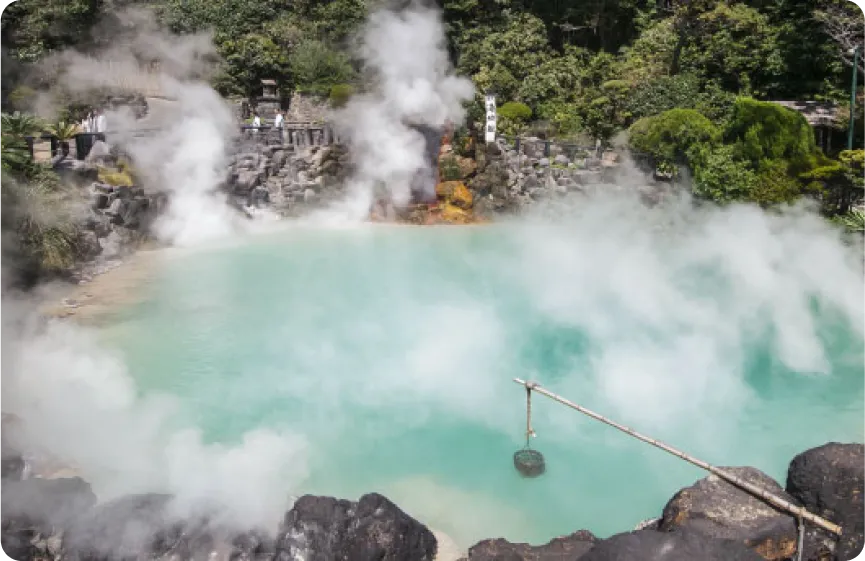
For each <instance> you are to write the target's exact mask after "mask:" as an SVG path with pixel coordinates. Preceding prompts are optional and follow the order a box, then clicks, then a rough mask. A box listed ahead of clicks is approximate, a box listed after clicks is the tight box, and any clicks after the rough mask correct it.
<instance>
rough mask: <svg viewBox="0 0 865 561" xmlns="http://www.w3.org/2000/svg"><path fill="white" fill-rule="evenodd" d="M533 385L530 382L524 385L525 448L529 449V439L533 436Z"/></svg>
mask: <svg viewBox="0 0 865 561" xmlns="http://www.w3.org/2000/svg"><path fill="white" fill-rule="evenodd" d="M535 385H536V384H534V383H532V382H529V383H528V384H526V448H528V447H529V439H530V438H531V437H533V436H535V431H533V430H532V388H534V387H535Z"/></svg>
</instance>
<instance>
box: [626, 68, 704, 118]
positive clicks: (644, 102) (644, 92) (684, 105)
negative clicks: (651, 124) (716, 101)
mask: <svg viewBox="0 0 865 561" xmlns="http://www.w3.org/2000/svg"><path fill="white" fill-rule="evenodd" d="M699 95H700V80H699V78H697V77H696V76H694V75H692V74H679V75H676V76H662V77H660V78H658V79H656V80H652V81H651V82H644V83H642V84H640V85H639V86H637V87H636V88H634V91H633V92H632V93H631V95H630V96H629V98H628V100H627V102H626V104H625V106H626V107H627V108H628V111H630V113H631V116H632V117H633V118H635V119H640V118H642V117H650V116H652V115H657V114H659V113H663V112H664V111H669V110H670V109H677V108H679V109H694V108H695V107H696V102H697V100H698V97H699Z"/></svg>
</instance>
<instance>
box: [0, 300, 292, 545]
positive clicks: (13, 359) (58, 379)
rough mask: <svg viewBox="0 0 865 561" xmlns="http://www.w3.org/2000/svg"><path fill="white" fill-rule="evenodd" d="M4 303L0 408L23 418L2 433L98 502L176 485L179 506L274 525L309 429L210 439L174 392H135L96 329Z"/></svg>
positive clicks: (238, 523)
mask: <svg viewBox="0 0 865 561" xmlns="http://www.w3.org/2000/svg"><path fill="white" fill-rule="evenodd" d="M3 306H4V312H5V313H4V314H3V331H4V336H3V341H2V342H3V353H2V357H3V361H2V362H3V364H2V367H3V368H2V372H3V393H2V400H3V403H2V408H3V412H4V413H11V414H14V415H15V416H16V417H18V418H19V419H20V420H21V422H20V424H19V425H18V426H17V427H16V428H15V429H14V430H15V432H13V433H6V431H5V429H4V438H11V439H12V440H13V442H14V443H15V446H16V447H18V448H19V449H22V451H24V452H25V453H28V454H33V455H35V456H36V457H46V456H48V457H53V458H57V459H58V460H59V461H60V462H61V463H62V464H63V465H68V466H71V467H72V468H73V469H75V470H76V471H77V472H78V473H79V474H80V476H81V477H83V478H84V479H85V480H86V481H88V482H89V483H90V484H91V485H92V486H93V490H94V492H95V493H96V495H97V497H98V498H99V500H100V502H102V501H107V500H110V499H112V498H115V497H118V496H120V495H124V494H129V493H149V492H157V493H158V492H163V493H170V494H173V495H175V499H174V501H173V506H174V507H175V508H176V510H177V511H178V514H184V513H188V512H191V511H193V510H201V509H215V512H216V518H215V521H218V522H220V523H224V524H228V525H231V526H234V527H236V528H238V529H247V528H254V527H260V528H262V529H269V530H271V531H272V530H275V527H274V525H275V524H276V522H277V521H278V520H279V519H280V516H281V515H282V513H283V512H284V511H285V510H286V509H287V508H288V507H289V506H290V503H291V497H290V495H289V494H290V493H291V491H292V490H295V489H297V485H298V484H299V483H300V482H302V481H303V479H304V478H305V477H306V475H307V473H306V469H307V468H306V460H305V458H306V453H305V450H306V447H307V443H306V441H305V439H304V438H303V437H301V436H299V435H296V434H293V433H291V432H287V431H277V430H271V429H257V430H253V431H250V432H248V433H246V434H244V435H243V436H242V438H241V439H240V440H241V441H240V442H239V443H237V444H234V445H226V444H220V443H214V444H208V443H206V441H205V440H204V439H203V437H202V435H201V433H200V431H199V430H198V429H196V428H195V427H194V426H193V427H189V426H186V425H185V424H184V423H183V422H182V421H181V420H180V418H179V416H180V415H181V413H182V412H181V411H179V410H178V408H177V404H176V403H175V402H174V401H173V399H172V398H171V397H170V396H159V395H156V396H149V397H139V395H138V389H137V388H136V385H135V382H134V381H133V380H132V378H131V377H130V376H129V374H128V373H127V371H126V368H125V365H124V364H123V361H122V360H121V357H119V356H117V355H115V354H113V353H111V352H108V351H106V350H105V349H103V348H100V346H99V345H98V344H97V341H96V340H95V338H94V337H93V334H91V333H89V332H87V331H86V330H84V329H82V328H81V327H78V326H76V325H74V324H68V323H64V322H60V321H51V322H49V323H47V324H41V325H40V324H38V323H36V322H34V321H33V320H34V316H33V315H31V314H30V312H31V311H32V308H31V307H29V306H22V305H21V304H20V303H15V302H14V301H13V300H12V299H11V298H9V297H8V296H7V298H6V299H4V303H3ZM12 333H14V335H12Z"/></svg>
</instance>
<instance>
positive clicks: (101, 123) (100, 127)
mask: <svg viewBox="0 0 865 561" xmlns="http://www.w3.org/2000/svg"><path fill="white" fill-rule="evenodd" d="M107 128H108V125H107V122H106V119H105V110H104V109H102V108H100V109H99V112H98V113H97V116H96V132H97V133H99V134H104V133H105V131H106V130H107ZM103 138H104V137H103ZM103 138H100V140H103ZM103 141H104V140H103Z"/></svg>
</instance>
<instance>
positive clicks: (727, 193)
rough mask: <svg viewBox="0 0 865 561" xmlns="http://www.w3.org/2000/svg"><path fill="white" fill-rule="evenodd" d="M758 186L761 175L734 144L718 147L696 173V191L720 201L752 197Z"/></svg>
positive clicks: (711, 199)
mask: <svg viewBox="0 0 865 561" xmlns="http://www.w3.org/2000/svg"><path fill="white" fill-rule="evenodd" d="M756 185H757V175H756V174H755V173H754V171H753V170H752V169H751V168H750V166H749V165H748V162H745V161H743V160H741V159H738V158H736V157H735V154H734V150H733V147H732V146H719V147H717V148H715V149H714V150H713V151H711V152H710V153H709V154H707V156H706V159H705V161H704V162H703V163H702V165H701V166H700V167H698V168H697V169H696V170H695V172H694V186H693V191H694V194H695V195H696V196H698V197H700V198H703V199H707V200H710V201H714V202H716V203H719V204H725V203H730V202H735V201H747V200H750V199H751V196H752V194H753V191H754V189H755V187H756Z"/></svg>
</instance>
